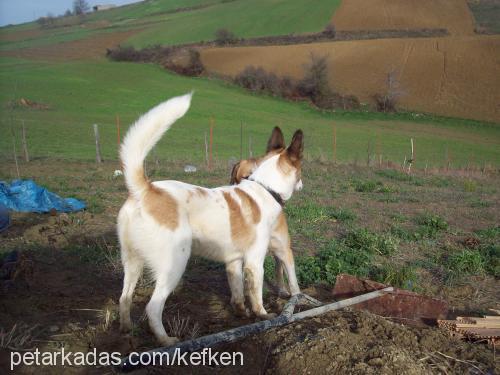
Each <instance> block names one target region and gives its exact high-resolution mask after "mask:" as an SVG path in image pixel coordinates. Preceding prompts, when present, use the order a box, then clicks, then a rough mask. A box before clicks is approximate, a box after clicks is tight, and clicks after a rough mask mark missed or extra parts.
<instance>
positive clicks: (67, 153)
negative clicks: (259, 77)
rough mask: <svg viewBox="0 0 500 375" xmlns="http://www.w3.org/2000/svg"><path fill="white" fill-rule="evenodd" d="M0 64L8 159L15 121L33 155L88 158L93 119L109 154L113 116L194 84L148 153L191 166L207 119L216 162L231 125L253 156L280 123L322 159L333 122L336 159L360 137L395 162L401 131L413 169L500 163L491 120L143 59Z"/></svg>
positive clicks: (351, 155) (129, 116)
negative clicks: (235, 80) (395, 111)
mask: <svg viewBox="0 0 500 375" xmlns="http://www.w3.org/2000/svg"><path fill="white" fill-rule="evenodd" d="M0 70H1V73H0V82H1V85H2V87H1V93H0V105H1V108H2V116H1V122H0V125H1V128H2V134H4V135H5V136H3V137H1V139H0V147H1V149H2V154H3V156H4V157H8V158H11V157H12V156H11V155H12V151H11V150H12V138H11V136H10V134H11V130H10V129H11V125H12V126H13V128H14V129H15V131H16V137H17V140H18V141H19V134H20V130H19V129H20V126H21V123H22V121H24V122H25V124H26V128H27V131H28V143H29V148H30V152H31V154H32V155H33V156H34V157H55V158H69V159H83V160H91V159H93V157H94V141H93V135H92V124H94V123H97V124H99V125H100V131H101V138H102V149H103V154H104V157H105V158H106V159H116V158H117V145H116V144H117V142H116V127H115V116H116V115H117V114H118V115H120V119H121V124H122V135H123V133H124V132H125V129H126V127H127V126H128V125H129V124H131V123H132V122H133V121H134V120H135V119H137V117H138V116H139V115H140V114H142V113H143V112H144V111H146V110H148V109H149V108H151V107H152V106H154V105H155V104H157V103H159V102H161V101H162V100H164V99H166V98H169V97H171V96H174V95H178V94H182V93H184V92H187V91H190V90H192V89H194V90H195V92H196V93H195V97H194V100H193V105H192V108H191V110H190V112H189V113H188V115H187V116H186V117H185V118H184V119H182V120H181V121H180V122H179V124H177V125H175V126H174V127H173V128H172V130H171V131H170V132H169V134H168V135H167V136H166V137H165V138H164V139H163V140H162V142H161V143H160V144H159V146H158V147H157V152H158V156H160V157H163V158H164V157H167V158H169V159H182V160H186V161H190V162H192V163H195V164H196V163H198V164H201V163H202V162H203V160H204V136H205V132H207V131H208V130H209V123H210V118H211V116H214V123H215V128H214V153H215V157H216V158H217V159H218V160H219V161H220V162H224V163H225V162H226V161H227V160H228V159H229V158H231V157H236V158H238V157H239V152H240V122H243V124H244V146H243V148H244V154H243V156H246V154H247V150H248V143H249V139H250V137H251V138H252V141H251V142H252V145H253V147H252V148H253V152H254V153H259V152H260V151H261V150H262V148H263V146H264V144H265V142H266V139H267V136H268V133H269V131H270V129H271V128H272V127H273V126H275V125H280V126H282V127H283V129H284V131H285V133H286V134H287V135H288V136H290V134H291V133H292V131H293V130H294V129H297V128H303V129H304V131H305V134H306V137H307V138H306V139H307V143H306V155H307V156H308V157H310V158H322V159H331V158H332V156H331V155H332V124H335V125H336V128H337V130H336V131H337V157H338V160H339V161H353V160H357V161H358V162H359V163H366V160H367V157H368V156H367V147H368V143H369V142H370V143H371V149H372V152H371V153H372V154H375V153H376V152H378V150H380V153H381V154H382V157H383V159H384V160H387V159H389V160H392V161H394V162H397V163H401V162H402V161H403V160H404V158H405V155H406V156H408V157H409V152H410V151H409V150H410V146H409V145H410V138H414V140H415V144H416V150H417V153H416V155H417V158H416V164H415V165H416V166H417V167H422V168H423V167H424V166H425V165H426V164H428V165H429V166H432V165H444V164H446V163H447V162H448V157H449V158H450V160H451V165H452V166H463V165H465V164H467V163H468V162H469V163H473V164H477V165H482V164H484V163H490V164H494V165H497V164H498V162H499V161H500V152H499V147H498V143H499V139H500V135H499V134H500V129H499V127H498V126H495V125H493V124H486V123H481V122H475V121H466V120H454V119H444V118H433V117H429V116H421V117H414V116H412V115H411V114H399V115H395V116H387V115H378V114H373V113H362V112H359V113H321V112H318V111H316V110H314V109H313V108H311V107H310V106H309V105H308V104H307V103H298V104H294V103H290V102H286V101H283V100H281V99H277V98H272V97H266V96H254V95H251V94H249V93H247V92H246V91H244V90H242V89H239V88H236V87H233V86H232V85H227V84H224V83H222V82H220V81H213V80H209V79H206V78H185V77H181V76H177V75H173V74H170V73H168V72H166V71H164V70H163V69H161V68H160V67H158V66H155V65H148V64H131V63H112V62H106V61H103V62H93V61H87V62H85V61H82V62H74V63H67V64H51V63H39V62H36V63H35V62H30V61H28V60H18V59H7V58H3V59H2V60H1V65H0ZM20 98H26V99H29V100H32V101H35V102H39V103H44V104H46V105H48V106H49V107H50V109H48V110H34V109H28V108H24V107H17V108H15V109H13V110H9V109H8V108H7V107H8V103H9V102H10V101H13V100H14V101H15V100H19V99H20ZM18 143H19V142H18ZM18 147H19V144H18ZM373 156H374V155H372V157H373Z"/></svg>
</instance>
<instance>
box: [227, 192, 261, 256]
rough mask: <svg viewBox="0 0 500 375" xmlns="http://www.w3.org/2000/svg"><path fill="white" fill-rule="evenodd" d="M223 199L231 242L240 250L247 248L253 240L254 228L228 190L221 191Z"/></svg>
mask: <svg viewBox="0 0 500 375" xmlns="http://www.w3.org/2000/svg"><path fill="white" fill-rule="evenodd" d="M222 194H223V195H224V199H225V200H226V202H227V207H228V209H229V223H230V225H231V238H232V240H233V243H234V244H235V245H236V246H237V247H238V248H239V249H242V250H246V249H248V248H249V247H250V246H251V245H252V244H253V242H254V241H255V229H254V227H253V225H252V224H249V223H247V221H246V220H245V217H244V215H243V212H242V211H241V207H240V205H239V204H238V202H236V201H235V200H234V198H233V197H232V196H231V194H230V193H229V192H226V191H225V192H223V193H222Z"/></svg>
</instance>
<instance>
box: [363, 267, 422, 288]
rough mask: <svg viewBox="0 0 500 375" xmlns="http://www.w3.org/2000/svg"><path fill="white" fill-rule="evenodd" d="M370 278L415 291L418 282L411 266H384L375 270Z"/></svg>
mask: <svg viewBox="0 0 500 375" xmlns="http://www.w3.org/2000/svg"><path fill="white" fill-rule="evenodd" d="M370 277H371V278H372V279H373V280H375V281H378V282H380V283H383V284H388V285H392V286H394V287H397V288H404V289H409V290H412V289H414V288H415V285H416V284H417V281H418V277H417V274H416V272H415V268H414V267H412V266H409V265H403V266H400V265H395V264H384V265H382V266H380V267H378V268H376V269H374V270H373V272H372V273H371V274H370Z"/></svg>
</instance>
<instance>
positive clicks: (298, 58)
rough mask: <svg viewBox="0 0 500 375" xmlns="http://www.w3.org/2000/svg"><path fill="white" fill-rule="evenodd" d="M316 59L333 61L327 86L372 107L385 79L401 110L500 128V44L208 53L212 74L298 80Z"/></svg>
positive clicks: (446, 42) (441, 42)
mask: <svg viewBox="0 0 500 375" xmlns="http://www.w3.org/2000/svg"><path fill="white" fill-rule="evenodd" d="M311 53H315V54H317V55H328V57H329V71H330V72H332V73H331V74H330V77H329V79H330V85H331V86H332V87H333V88H334V89H336V90H337V91H339V92H340V93H341V94H353V95H356V96H357V97H359V98H360V100H361V101H363V102H368V103H371V102H372V100H373V95H374V94H376V93H384V92H386V90H387V88H386V78H387V74H388V73H389V72H391V71H395V72H396V75H397V77H398V80H399V82H400V89H399V91H400V93H401V96H400V99H399V103H400V106H401V107H402V108H406V109H409V110H413V111H421V112H429V113H435V114H439V115H445V116H455V117H463V118H473V119H478V120H486V121H494V122H498V121H500V106H499V103H500V65H499V64H498V61H497V60H498V55H499V53H500V37H498V36H471V37H449V38H418V39H417V38H416V39H411V38H407V39H380V40H362V41H342V42H331V43H312V44H303V45H293V46H272V47H234V48H210V49H205V50H203V51H202V52H201V57H202V62H203V64H204V65H205V67H206V68H207V70H208V71H210V72H214V73H218V74H222V75H229V76H234V75H236V74H237V73H239V72H241V71H242V70H243V69H244V68H245V67H246V66H248V65H254V66H262V67H263V68H264V69H266V70H268V71H272V72H274V73H276V74H278V75H289V76H291V77H294V78H297V79H300V78H302V76H303V66H304V64H305V63H306V62H307V61H308V60H309V56H310V54H311Z"/></svg>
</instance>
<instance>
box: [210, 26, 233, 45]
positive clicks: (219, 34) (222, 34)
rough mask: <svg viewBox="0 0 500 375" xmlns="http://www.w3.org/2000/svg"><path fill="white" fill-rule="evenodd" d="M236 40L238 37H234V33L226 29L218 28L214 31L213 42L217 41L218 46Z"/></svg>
mask: <svg viewBox="0 0 500 375" xmlns="http://www.w3.org/2000/svg"><path fill="white" fill-rule="evenodd" d="M237 41H238V38H236V35H234V34H233V32H231V31H229V30H228V29H224V28H223V29H218V30H217V31H216V32H215V43H217V44H218V45H220V46H223V45H226V44H234V43H236V42H237Z"/></svg>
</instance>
